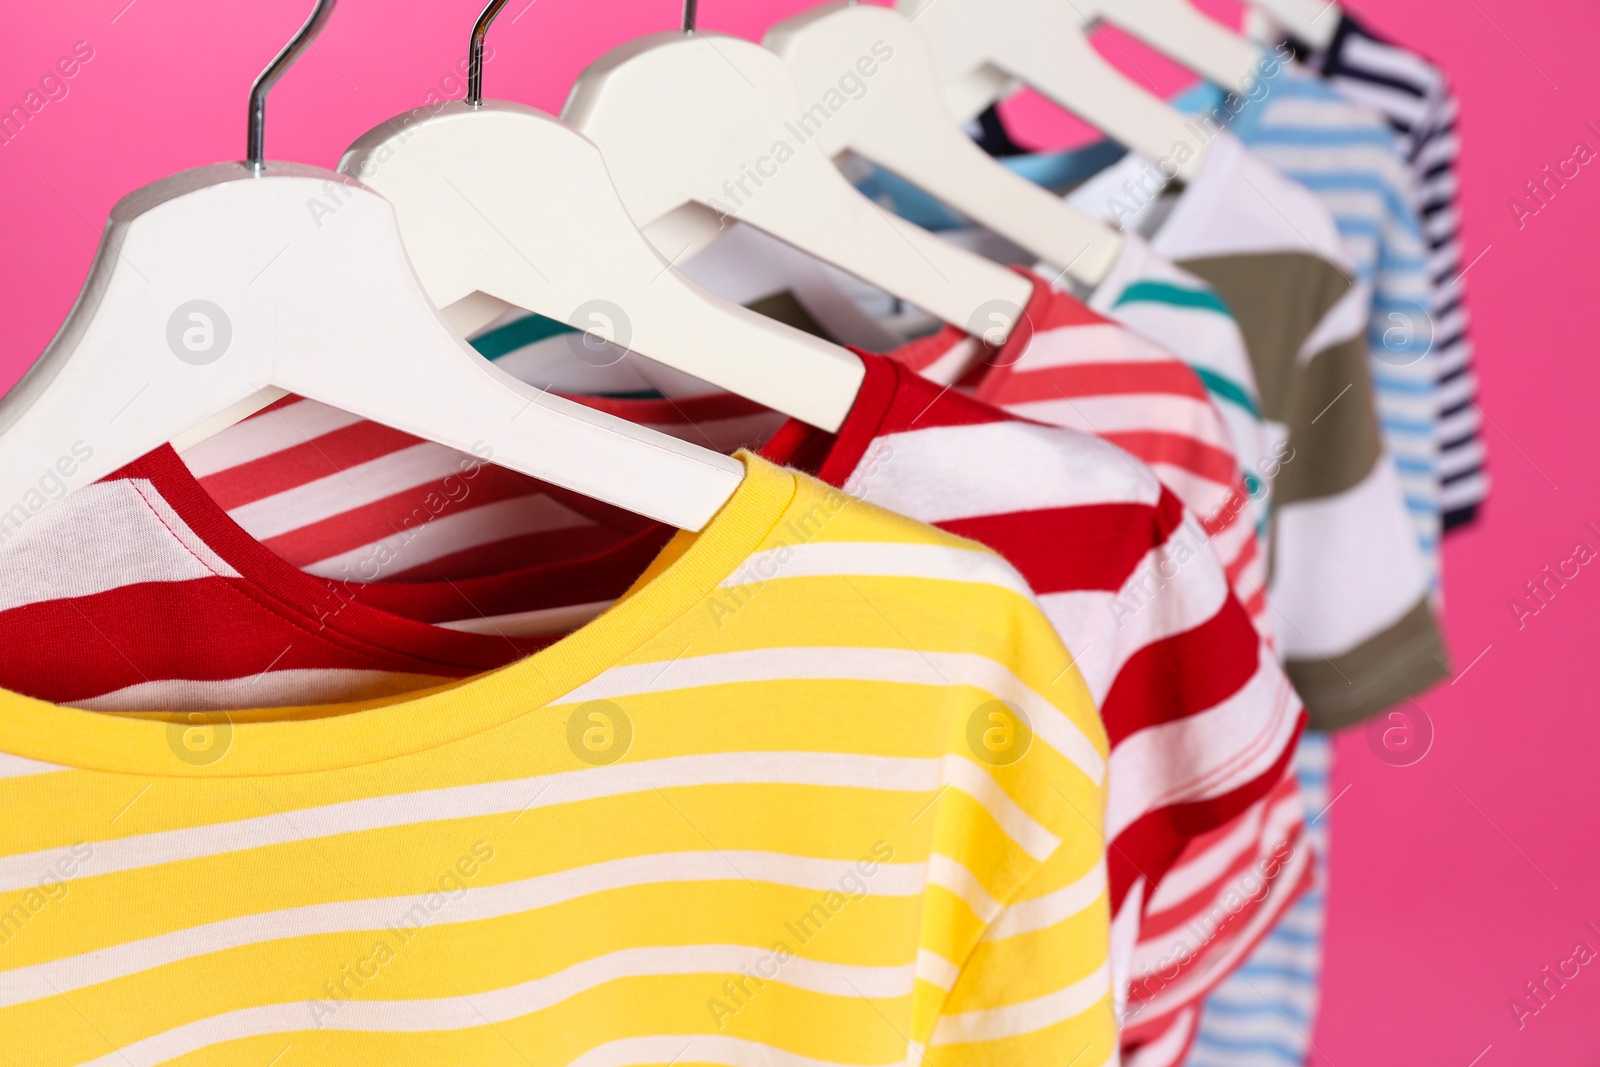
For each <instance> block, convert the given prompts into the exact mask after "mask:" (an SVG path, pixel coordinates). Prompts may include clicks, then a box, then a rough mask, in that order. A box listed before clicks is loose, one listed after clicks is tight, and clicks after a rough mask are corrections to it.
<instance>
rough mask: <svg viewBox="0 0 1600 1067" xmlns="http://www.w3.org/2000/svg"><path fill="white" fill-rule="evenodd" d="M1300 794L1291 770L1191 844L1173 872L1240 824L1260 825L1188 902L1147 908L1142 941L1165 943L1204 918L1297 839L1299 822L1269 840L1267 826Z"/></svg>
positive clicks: (1185, 849)
mask: <svg viewBox="0 0 1600 1067" xmlns="http://www.w3.org/2000/svg"><path fill="white" fill-rule="evenodd" d="M1298 791H1299V783H1298V782H1297V781H1296V780H1295V777H1294V772H1293V771H1292V770H1291V771H1290V772H1289V773H1288V774H1286V775H1285V776H1284V778H1283V780H1282V781H1280V782H1279V783H1278V785H1277V786H1275V787H1274V788H1273V790H1272V792H1270V793H1268V794H1267V795H1266V796H1264V797H1262V798H1261V799H1260V800H1258V801H1256V802H1255V803H1254V804H1252V805H1250V807H1249V808H1248V809H1246V810H1245V811H1243V812H1241V813H1240V814H1239V815H1238V816H1237V817H1235V818H1234V819H1232V820H1230V821H1229V822H1228V823H1227V824H1226V825H1224V826H1221V827H1218V828H1217V829H1216V830H1214V831H1212V832H1211V833H1208V834H1204V835H1202V836H1201V837H1197V838H1195V839H1194V840H1192V841H1190V842H1189V844H1188V845H1187V846H1186V847H1185V848H1184V850H1183V853H1182V855H1180V856H1179V857H1178V860H1177V861H1176V862H1175V863H1174V864H1173V868H1174V869H1176V868H1177V867H1179V866H1182V865H1185V864H1189V863H1192V862H1194V861H1196V860H1198V859H1199V858H1201V857H1203V856H1205V855H1207V854H1208V853H1209V852H1210V851H1211V850H1212V849H1214V848H1217V847H1219V846H1220V844H1221V842H1222V840H1223V839H1224V838H1226V837H1227V836H1228V835H1229V834H1231V833H1234V832H1235V831H1237V830H1238V829H1239V827H1240V826H1241V825H1246V824H1248V823H1252V822H1254V823H1256V824H1258V825H1257V827H1256V833H1255V834H1254V836H1253V838H1252V840H1250V841H1249V842H1248V843H1246V844H1245V846H1244V847H1243V848H1241V849H1240V850H1239V852H1238V854H1237V855H1235V856H1234V857H1233V858H1232V859H1231V860H1230V861H1229V862H1228V865H1227V867H1226V869H1224V870H1222V871H1221V872H1219V873H1218V874H1217V875H1216V877H1214V878H1212V879H1211V881H1209V882H1208V883H1206V884H1205V885H1204V886H1202V887H1200V889H1198V890H1197V891H1196V892H1195V893H1194V894H1193V895H1191V896H1190V897H1189V898H1188V899H1186V900H1183V901H1180V902H1179V903H1177V904H1175V905H1173V906H1172V907H1170V908H1166V909H1164V910H1161V911H1153V910H1151V909H1150V908H1149V907H1148V906H1146V908H1145V913H1144V920H1143V922H1142V923H1141V924H1140V927H1139V936H1140V939H1141V940H1149V941H1157V940H1162V939H1164V938H1165V937H1166V935H1167V934H1168V933H1169V932H1171V931H1172V930H1175V929H1177V928H1178V927H1180V926H1182V925H1183V924H1184V923H1186V922H1188V921H1190V920H1191V919H1193V918H1194V917H1196V916H1198V915H1204V914H1205V913H1207V912H1209V911H1210V910H1211V909H1212V908H1213V907H1214V906H1215V904H1216V902H1217V901H1218V900H1219V899H1220V898H1221V897H1222V896H1223V895H1225V894H1226V892H1227V890H1228V888H1229V887H1230V886H1232V885H1233V883H1234V881H1235V880H1236V879H1238V877H1239V876H1240V875H1242V874H1243V873H1244V872H1245V871H1247V870H1249V869H1250V868H1251V867H1253V866H1256V865H1257V864H1259V863H1261V862H1262V860H1264V859H1266V858H1267V857H1268V856H1270V855H1271V854H1272V852H1273V851H1274V850H1275V849H1277V848H1278V847H1279V846H1280V845H1282V844H1283V843H1284V841H1285V840H1293V839H1294V838H1295V837H1297V836H1298V835H1299V833H1300V831H1301V829H1302V826H1301V824H1300V823H1299V822H1298V821H1297V822H1296V823H1295V824H1294V825H1293V826H1291V827H1290V828H1289V832H1288V837H1287V838H1284V837H1278V836H1276V835H1273V836H1270V837H1269V836H1268V823H1269V820H1270V817H1271V809H1272V808H1274V807H1276V806H1277V805H1279V804H1283V803H1285V802H1290V803H1293V802H1294V797H1293V794H1295V793H1297V792H1298ZM1286 794H1288V795H1286Z"/></svg>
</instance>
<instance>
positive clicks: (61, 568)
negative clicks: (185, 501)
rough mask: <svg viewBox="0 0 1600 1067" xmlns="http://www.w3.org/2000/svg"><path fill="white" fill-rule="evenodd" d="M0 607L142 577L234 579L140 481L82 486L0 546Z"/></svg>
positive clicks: (97, 589)
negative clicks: (0, 556)
mask: <svg viewBox="0 0 1600 1067" xmlns="http://www.w3.org/2000/svg"><path fill="white" fill-rule="evenodd" d="M0 554H3V557H4V559H5V565H4V566H3V567H0V611H10V610H12V609H14V608H20V607H25V606H27V605H29V604H40V603H45V602H48V601H51V600H64V599H68V598H71V597H86V596H94V595H95V594H97V593H104V592H108V591H110V590H113V589H120V588H122V587H123V586H126V585H133V584H135V583H140V582H184V581H196V580H199V579H202V578H212V577H223V578H237V577H238V576H239V575H238V572H237V571H235V570H234V569H233V568H232V567H230V566H228V564H227V562H226V561H224V560H223V559H222V557H221V556H218V555H217V554H216V553H215V552H214V551H212V550H211V548H210V546H209V545H207V544H206V543H205V542H204V541H203V540H201V539H200V537H199V536H198V535H196V534H195V532H194V531H193V530H191V529H189V527H188V525H187V524H185V523H184V521H183V520H182V519H180V518H179V517H178V515H177V513H176V512H174V511H173V510H172V507H171V506H170V505H169V504H168V503H167V502H166V500H164V499H163V498H162V497H161V495H160V494H159V493H157V492H156V491H155V487H154V486H152V485H151V484H150V483H149V482H148V481H146V480H144V479H119V480H117V481H111V482H97V483H95V484H93V485H86V486H84V487H83V488H81V489H79V490H77V491H76V492H74V493H72V494H71V495H70V496H68V497H66V499H64V500H62V501H60V502H59V503H57V504H55V505H54V506H52V507H49V508H46V509H45V510H44V511H41V512H40V513H39V514H37V515H35V516H33V518H32V519H31V520H30V521H28V522H26V523H23V524H22V526H21V527H20V528H18V529H17V530H16V532H15V533H13V534H12V535H11V537H10V538H9V539H7V540H6V541H5V542H4V545H3V548H0Z"/></svg>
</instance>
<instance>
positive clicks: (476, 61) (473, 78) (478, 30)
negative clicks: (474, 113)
mask: <svg viewBox="0 0 1600 1067" xmlns="http://www.w3.org/2000/svg"><path fill="white" fill-rule="evenodd" d="M505 6H506V0H489V6H488V7H486V8H484V9H483V14H481V15H479V16H478V21H477V23H476V24H475V25H474V26H473V27H472V45H471V47H470V48H468V49H467V103H468V104H470V105H471V106H473V107H482V106H483V42H484V41H485V40H486V39H487V38H488V36H489V24H490V23H491V22H493V21H494V20H495V16H497V15H499V14H500V9H501V8H503V7H505Z"/></svg>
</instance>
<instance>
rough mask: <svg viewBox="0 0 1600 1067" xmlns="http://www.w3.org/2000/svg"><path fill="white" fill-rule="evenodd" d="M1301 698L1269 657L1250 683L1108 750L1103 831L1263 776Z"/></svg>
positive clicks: (1113, 832)
mask: <svg viewBox="0 0 1600 1067" xmlns="http://www.w3.org/2000/svg"><path fill="white" fill-rule="evenodd" d="M1299 718H1300V702H1299V699H1298V698H1297V697H1296V696H1295V695H1294V690H1293V689H1292V688H1291V687H1290V685H1289V682H1288V679H1287V678H1285V677H1284V675H1283V673H1282V671H1280V670H1279V669H1278V668H1277V666H1276V664H1275V663H1273V662H1272V660H1271V658H1270V657H1268V656H1262V657H1261V661H1260V666H1259V667H1258V669H1257V670H1256V673H1255V675H1254V676H1253V677H1252V678H1251V679H1250V681H1249V682H1248V683H1247V684H1246V685H1245V686H1244V688H1242V689H1240V690H1239V691H1238V692H1236V693H1234V694H1233V695H1231V696H1229V697H1228V698H1227V699H1226V700H1224V701H1222V702H1221V703H1220V704H1217V705H1216V706H1215V707H1211V708H1208V709H1206V710H1205V711H1202V712H1199V713H1198V714H1194V715H1186V716H1184V717H1183V718H1181V719H1176V720H1174V721H1172V722H1166V723H1161V724H1160V725H1157V726H1151V727H1148V728H1146V729H1143V730H1139V731H1137V732H1136V733H1134V734H1131V735H1130V736H1128V737H1125V738H1123V740H1122V741H1121V743H1119V744H1118V745H1117V747H1116V749H1115V750H1113V752H1112V754H1111V766H1112V772H1111V782H1112V788H1111V790H1110V796H1109V797H1108V799H1107V803H1106V835H1107V836H1108V837H1110V838H1112V839H1115V838H1116V836H1117V835H1118V834H1120V833H1122V831H1124V830H1126V829H1127V828H1128V827H1129V826H1131V825H1133V824H1134V823H1135V822H1137V821H1138V820H1139V818H1140V817H1141V816H1143V815H1144V814H1146V813H1147V812H1151V811H1155V810H1157V809H1158V808H1162V807H1166V806H1168V805H1172V804H1186V803H1194V802H1196V801H1200V800H1208V799H1210V798H1212V797H1217V796H1222V795H1223V794H1225V793H1229V792H1231V791H1233V790H1235V789H1238V788H1239V787H1240V786H1243V785H1245V784H1246V783H1248V782H1250V781H1251V780H1253V779H1255V778H1257V777H1258V776H1260V775H1261V774H1263V773H1265V772H1266V771H1267V770H1268V769H1270V768H1271V766H1272V765H1273V764H1274V763H1276V762H1277V761H1278V759H1279V758H1280V757H1281V756H1282V755H1283V752H1284V749H1285V748H1286V747H1287V746H1288V744H1289V739H1290V738H1291V737H1293V736H1294V731H1295V727H1296V725H1297V724H1298V722H1299Z"/></svg>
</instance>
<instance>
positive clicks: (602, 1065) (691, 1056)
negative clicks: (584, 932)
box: [570, 1034, 921, 1067]
mask: <svg viewBox="0 0 1600 1067" xmlns="http://www.w3.org/2000/svg"><path fill="white" fill-rule="evenodd" d="M906 1062H910V1063H914V1064H919V1063H921V1057H918V1058H917V1059H916V1060H912V1061H902V1060H899V1059H895V1060H893V1061H891V1062H890V1063H885V1064H875V1065H870V1067H903V1065H904V1064H905V1063H906ZM663 1063H668V1064H671V1063H695V1064H700V1063H711V1064H719V1065H721V1067H863V1065H862V1064H855V1063H852V1064H842V1063H835V1062H833V1061H831V1060H818V1059H813V1058H811V1057H810V1056H801V1055H799V1054H798V1053H794V1052H789V1051H786V1050H784V1049H780V1048H776V1047H774V1046H772V1045H763V1044H760V1043H758V1042H755V1041H745V1040H743V1039H741V1038H735V1037H720V1036H712V1037H707V1036H700V1035H691V1036H688V1037H685V1036H683V1035H682V1034H674V1035H672V1036H670V1037H627V1038H621V1039H619V1040H617V1041H610V1042H607V1043H606V1044H604V1045H601V1046H599V1047H598V1048H594V1049H590V1050H589V1051H588V1052H585V1053H584V1054H583V1055H582V1056H579V1057H578V1058H577V1059H575V1060H573V1061H572V1063H571V1065H570V1067H645V1065H646V1064H649V1065H651V1067H659V1065H660V1064H663Z"/></svg>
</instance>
